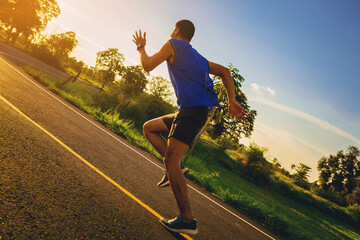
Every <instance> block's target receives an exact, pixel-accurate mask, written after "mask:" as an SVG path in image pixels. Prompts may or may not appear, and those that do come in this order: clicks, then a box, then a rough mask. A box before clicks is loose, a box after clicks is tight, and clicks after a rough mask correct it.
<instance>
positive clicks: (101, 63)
mask: <svg viewBox="0 0 360 240" xmlns="http://www.w3.org/2000/svg"><path fill="white" fill-rule="evenodd" d="M96 56H97V57H96V64H95V69H96V71H97V72H98V80H99V81H100V82H102V87H101V89H104V87H105V85H106V84H108V83H112V82H114V80H115V77H116V76H117V75H119V74H120V73H121V72H122V70H123V68H124V65H123V63H124V61H125V57H124V55H123V54H121V53H120V52H119V50H118V49H117V48H109V49H107V50H104V51H100V52H97V54H96Z"/></svg>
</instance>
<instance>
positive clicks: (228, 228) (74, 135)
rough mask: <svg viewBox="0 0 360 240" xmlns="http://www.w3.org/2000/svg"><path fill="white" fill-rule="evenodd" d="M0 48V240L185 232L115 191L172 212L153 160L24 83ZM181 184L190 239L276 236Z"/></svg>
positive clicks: (138, 236) (45, 92)
mask: <svg viewBox="0 0 360 240" xmlns="http://www.w3.org/2000/svg"><path fill="white" fill-rule="evenodd" d="M0 52H6V53H7V54H9V55H12V57H11V58H10V57H9V55H4V54H0V173H1V174H0V239H81V238H83V239H184V238H187V236H182V235H179V234H174V233H171V232H169V231H167V230H166V229H164V228H163V227H162V226H161V225H160V223H159V219H158V217H157V216H155V215H154V214H153V213H151V212H150V211H149V209H146V208H144V207H143V206H142V205H140V204H139V203H138V202H136V201H135V200H134V199H133V198H131V197H129V195H128V194H126V193H124V192H123V191H122V190H121V189H119V186H120V188H124V189H126V190H127V191H128V192H130V193H131V194H133V195H134V196H135V198H136V199H139V200H140V201H142V202H143V203H144V204H146V205H147V206H148V207H149V208H151V209H152V210H153V211H155V212H156V213H157V214H160V215H161V216H164V217H166V218H172V217H174V216H175V215H176V213H177V212H178V210H177V207H176V202H175V200H174V198H173V195H172V193H171V190H170V188H165V189H158V188H157V186H156V183H157V182H158V181H159V180H160V179H161V177H162V176H163V170H162V169H163V168H162V164H161V163H160V161H159V160H157V159H156V158H154V157H153V156H151V155H150V154H148V153H147V152H145V151H143V150H141V149H138V148H136V147H133V146H131V145H130V144H128V143H127V142H126V141H125V140H124V139H122V138H121V137H119V136H117V135H116V134H114V133H112V132H111V131H109V130H108V129H106V128H105V127H103V126H102V125H100V124H99V123H97V122H96V121H94V120H93V119H92V118H91V117H90V116H88V115H87V114H85V113H83V112H81V111H80V110H78V109H76V108H75V107H73V106H72V105H70V104H68V103H67V102H65V101H64V100H63V99H61V98H60V97H58V96H56V95H55V94H53V93H51V92H50V91H48V90H46V89H44V87H42V86H40V85H39V84H38V83H36V82H35V81H34V80H32V79H31V78H30V77H29V76H28V75H26V73H24V71H22V70H21V68H19V67H18V66H16V65H15V64H14V63H12V62H11V61H12V60H13V59H14V56H15V57H17V58H21V57H23V56H22V55H21V54H19V55H16V54H17V51H16V50H13V49H11V48H8V49H4V48H3V47H2V45H0ZM26 58H27V61H31V59H32V58H31V57H29V56H27V57H26ZM34 63H35V65H36V61H35V60H34ZM42 68H47V71H48V72H50V73H51V72H52V71H53V69H52V68H51V67H47V66H46V65H43V66H42ZM56 71H57V70H56ZM55 73H56V72H54V74H55ZM58 74H59V73H58ZM56 139H57V140H56ZM82 159H83V160H86V161H88V162H89V164H92V166H94V168H96V169H97V170H98V172H96V171H95V170H94V169H93V168H91V167H89V165H87V164H85V163H84V162H83V161H82ZM99 172H101V173H102V174H103V176H102V175H100V174H99ZM104 175H106V177H107V178H108V179H106V178H104ZM109 179H111V180H110V181H113V183H111V182H110V181H109ZM114 183H115V184H118V186H115V185H114ZM188 184H189V186H190V190H189V194H190V199H191V204H192V208H193V212H194V215H195V218H196V219H198V221H199V222H198V224H199V225H198V228H199V233H198V234H197V235H195V236H190V237H191V238H193V239H221V240H224V239H226V240H227V239H256V240H260V239H271V237H270V236H272V237H273V238H277V239H278V237H276V236H275V235H274V234H272V233H271V232H269V231H267V230H265V229H264V228H263V227H262V226H261V225H259V224H257V223H256V222H254V221H252V220H250V219H248V218H247V217H246V216H243V215H242V214H240V213H239V212H237V211H236V210H234V209H232V208H231V207H230V206H227V205H226V204H223V203H222V202H221V201H219V200H217V199H216V198H214V197H213V196H212V195H210V194H208V193H207V192H206V191H205V190H203V189H201V188H200V187H198V186H197V185H196V184H194V183H193V182H191V181H189V180H188Z"/></svg>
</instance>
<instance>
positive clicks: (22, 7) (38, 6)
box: [0, 0, 60, 43]
mask: <svg viewBox="0 0 360 240" xmlns="http://www.w3.org/2000/svg"><path fill="white" fill-rule="evenodd" d="M59 14H60V8H59V5H58V3H57V1H56V0H1V3H0V22H1V23H2V25H3V27H4V28H5V29H6V30H7V32H8V41H12V42H13V43H14V42H15V41H16V39H17V37H18V36H20V35H24V36H26V37H29V36H31V35H32V34H34V33H40V32H41V31H43V30H44V29H45V28H46V25H47V24H48V22H49V21H50V20H51V19H52V18H54V17H57V16H58V15H59Z"/></svg>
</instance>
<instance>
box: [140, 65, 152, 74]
mask: <svg viewBox="0 0 360 240" xmlns="http://www.w3.org/2000/svg"><path fill="white" fill-rule="evenodd" d="M142 67H143V69H144V70H145V71H146V72H151V71H152V70H154V68H153V67H151V66H150V65H149V64H142Z"/></svg>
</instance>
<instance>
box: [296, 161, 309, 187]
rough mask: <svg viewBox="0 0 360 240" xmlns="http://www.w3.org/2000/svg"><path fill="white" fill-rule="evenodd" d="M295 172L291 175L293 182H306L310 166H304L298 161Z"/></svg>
mask: <svg viewBox="0 0 360 240" xmlns="http://www.w3.org/2000/svg"><path fill="white" fill-rule="evenodd" d="M295 171H296V173H295V174H294V175H293V178H294V180H295V182H304V183H305V182H308V177H309V175H310V172H311V167H309V166H306V165H305V164H303V163H300V164H299V165H298V166H296V167H295Z"/></svg>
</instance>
